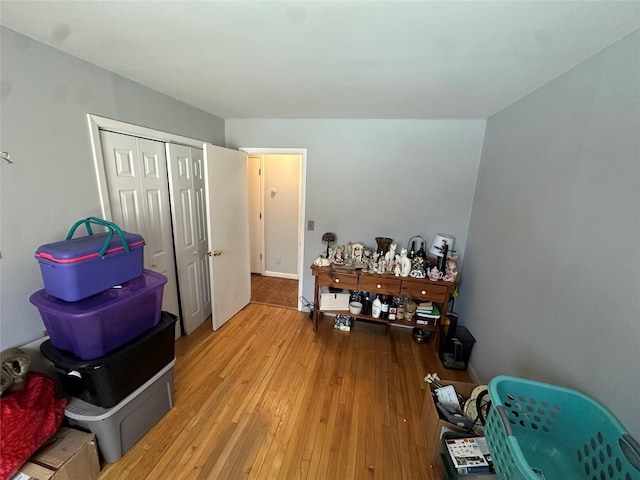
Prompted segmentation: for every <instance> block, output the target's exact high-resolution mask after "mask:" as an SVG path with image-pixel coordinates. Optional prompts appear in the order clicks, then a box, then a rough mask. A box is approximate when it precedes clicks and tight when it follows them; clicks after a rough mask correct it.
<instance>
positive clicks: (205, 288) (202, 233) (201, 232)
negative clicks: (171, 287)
mask: <svg viewBox="0 0 640 480" xmlns="http://www.w3.org/2000/svg"><path fill="white" fill-rule="evenodd" d="M191 160H192V162H193V192H194V195H195V207H196V240H197V242H198V262H199V263H200V270H199V272H200V284H201V285H202V288H201V289H200V292H201V295H202V297H201V302H202V311H203V312H204V318H205V319H207V318H208V317H209V315H211V285H210V283H209V256H208V255H207V251H208V242H207V220H206V218H207V212H206V205H205V204H206V202H205V181H204V152H203V151H202V149H200V148H194V147H191Z"/></svg>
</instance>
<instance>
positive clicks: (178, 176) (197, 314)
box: [167, 144, 207, 335]
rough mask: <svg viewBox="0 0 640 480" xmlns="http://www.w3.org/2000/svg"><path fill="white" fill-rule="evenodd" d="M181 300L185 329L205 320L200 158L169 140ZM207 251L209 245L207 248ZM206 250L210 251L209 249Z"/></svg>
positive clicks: (174, 229) (190, 330)
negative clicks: (198, 186)
mask: <svg viewBox="0 0 640 480" xmlns="http://www.w3.org/2000/svg"><path fill="white" fill-rule="evenodd" d="M167 154H168V157H169V175H170V189H171V208H172V211H173V231H174V243H175V251H176V264H177V270H178V282H179V284H180V300H181V304H182V316H183V321H184V328H185V332H186V333H187V335H188V334H190V333H192V332H193V331H194V330H195V329H196V328H198V326H199V325H200V324H201V323H202V322H204V321H205V319H206V318H207V316H205V307H204V302H203V298H204V294H203V288H204V285H203V281H202V279H203V272H202V264H201V261H200V252H199V251H198V249H199V245H200V239H199V236H200V234H199V232H198V223H199V219H198V198H197V195H196V190H195V188H194V176H195V175H196V171H195V170H196V162H194V161H193V158H192V152H191V148H190V147H186V146H184V145H176V144H167ZM205 252H206V248H205ZM205 254H206V253H205Z"/></svg>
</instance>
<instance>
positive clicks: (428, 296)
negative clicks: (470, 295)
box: [311, 265, 456, 337]
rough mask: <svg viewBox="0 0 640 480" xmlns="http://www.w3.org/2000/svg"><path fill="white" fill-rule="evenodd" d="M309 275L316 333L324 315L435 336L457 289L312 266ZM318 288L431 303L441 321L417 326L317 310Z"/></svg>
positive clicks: (452, 285)
mask: <svg viewBox="0 0 640 480" xmlns="http://www.w3.org/2000/svg"><path fill="white" fill-rule="evenodd" d="M311 273H312V274H313V276H314V278H315V287H314V291H313V305H314V307H313V328H314V331H317V330H318V320H319V319H320V315H322V314H324V313H332V314H336V315H348V316H350V317H354V318H356V319H358V318H359V319H364V320H368V321H371V322H377V323H382V324H386V325H399V326H408V327H418V328H421V329H423V330H431V331H433V332H434V333H436V337H437V334H438V333H439V331H440V328H441V326H443V325H448V324H449V320H448V319H447V307H448V305H449V300H450V298H451V295H452V294H453V292H454V291H455V290H456V284H455V283H454V282H443V281H436V282H434V281H432V280H429V279H428V278H413V277H396V276H395V275H391V274H377V273H362V272H361V271H360V270H342V269H334V268H333V267H318V266H317V265H312V266H311ZM320 287H336V288H341V289H344V290H358V291H360V292H370V293H373V294H380V295H391V296H401V297H408V298H411V299H413V300H414V301H416V303H420V302H425V301H430V302H433V303H435V304H437V305H438V308H439V309H440V318H439V320H438V322H436V323H437V325H421V324H416V321H415V318H414V320H413V321H411V322H407V321H405V320H404V319H402V320H399V319H396V320H386V319H382V318H373V317H372V316H371V315H363V314H353V313H350V312H349V311H348V310H320V302H319V290H320Z"/></svg>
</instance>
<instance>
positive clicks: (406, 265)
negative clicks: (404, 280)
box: [400, 248, 411, 277]
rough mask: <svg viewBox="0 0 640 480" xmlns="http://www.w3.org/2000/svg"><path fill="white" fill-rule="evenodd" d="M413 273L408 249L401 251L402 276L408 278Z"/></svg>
mask: <svg viewBox="0 0 640 480" xmlns="http://www.w3.org/2000/svg"><path fill="white" fill-rule="evenodd" d="M409 272H411V260H409V257H407V249H406V248H403V249H401V250H400V276H401V277H408V276H409Z"/></svg>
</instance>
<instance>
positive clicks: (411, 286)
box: [402, 280, 447, 303]
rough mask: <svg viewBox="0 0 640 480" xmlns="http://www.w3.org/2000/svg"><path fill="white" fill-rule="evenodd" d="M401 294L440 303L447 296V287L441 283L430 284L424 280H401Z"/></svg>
mask: <svg viewBox="0 0 640 480" xmlns="http://www.w3.org/2000/svg"><path fill="white" fill-rule="evenodd" d="M402 296H403V297H411V298H415V299H419V300H430V301H432V302H436V303H442V302H444V301H445V300H446V298H447V287H445V286H443V285H432V284H430V283H425V282H414V281H411V280H403V281H402Z"/></svg>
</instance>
